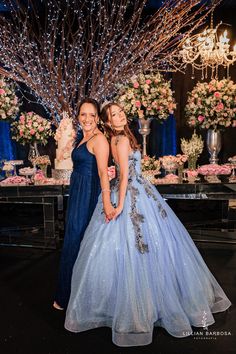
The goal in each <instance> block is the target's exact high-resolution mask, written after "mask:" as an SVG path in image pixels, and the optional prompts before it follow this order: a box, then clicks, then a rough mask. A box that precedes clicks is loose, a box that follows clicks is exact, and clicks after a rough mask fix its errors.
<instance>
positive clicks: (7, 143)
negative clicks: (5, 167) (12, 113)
mask: <svg viewBox="0 0 236 354" xmlns="http://www.w3.org/2000/svg"><path fill="white" fill-rule="evenodd" d="M15 156H16V147H15V143H14V142H13V141H12V139H11V131H10V123H9V122H4V121H0V160H14V159H15Z"/></svg>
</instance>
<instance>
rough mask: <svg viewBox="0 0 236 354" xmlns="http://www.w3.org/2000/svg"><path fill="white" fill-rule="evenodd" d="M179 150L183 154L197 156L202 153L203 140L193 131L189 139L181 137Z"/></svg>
mask: <svg viewBox="0 0 236 354" xmlns="http://www.w3.org/2000/svg"><path fill="white" fill-rule="evenodd" d="M180 140H181V145H180V146H181V150H182V151H183V153H184V154H185V155H187V156H188V157H189V156H196V157H199V156H200V154H201V153H202V150H203V146H204V142H203V139H202V137H201V135H197V134H196V133H195V132H194V133H193V135H192V137H191V139H189V140H187V139H184V138H181V139H180Z"/></svg>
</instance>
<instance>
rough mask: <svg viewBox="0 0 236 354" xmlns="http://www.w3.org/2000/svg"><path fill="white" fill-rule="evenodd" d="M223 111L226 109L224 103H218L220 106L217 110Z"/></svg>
mask: <svg viewBox="0 0 236 354" xmlns="http://www.w3.org/2000/svg"><path fill="white" fill-rule="evenodd" d="M222 109H224V105H223V103H222V102H221V103H218V105H217V106H216V110H217V111H222Z"/></svg>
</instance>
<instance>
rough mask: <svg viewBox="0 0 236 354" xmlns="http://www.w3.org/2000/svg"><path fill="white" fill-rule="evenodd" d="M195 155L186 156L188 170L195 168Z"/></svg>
mask: <svg viewBox="0 0 236 354" xmlns="http://www.w3.org/2000/svg"><path fill="white" fill-rule="evenodd" d="M197 159H198V156H197V155H189V156H188V169H189V170H196V168H197Z"/></svg>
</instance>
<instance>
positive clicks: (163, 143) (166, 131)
mask: <svg viewBox="0 0 236 354" xmlns="http://www.w3.org/2000/svg"><path fill="white" fill-rule="evenodd" d="M130 128H131V130H132V131H133V133H134V135H135V137H136V139H137V140H138V143H139V144H140V145H141V146H142V142H143V138H142V135H141V134H140V133H139V131H138V130H139V123H138V119H133V120H132V121H131V123H130ZM150 128H151V132H150V134H149V135H148V136H147V154H148V155H149V156H155V157H156V158H157V157H160V156H164V155H176V152H177V144H176V121H175V117H174V115H170V116H169V117H168V118H167V119H166V120H164V121H163V122H162V123H160V122H159V121H158V120H156V119H153V120H152V122H151V124H150Z"/></svg>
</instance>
